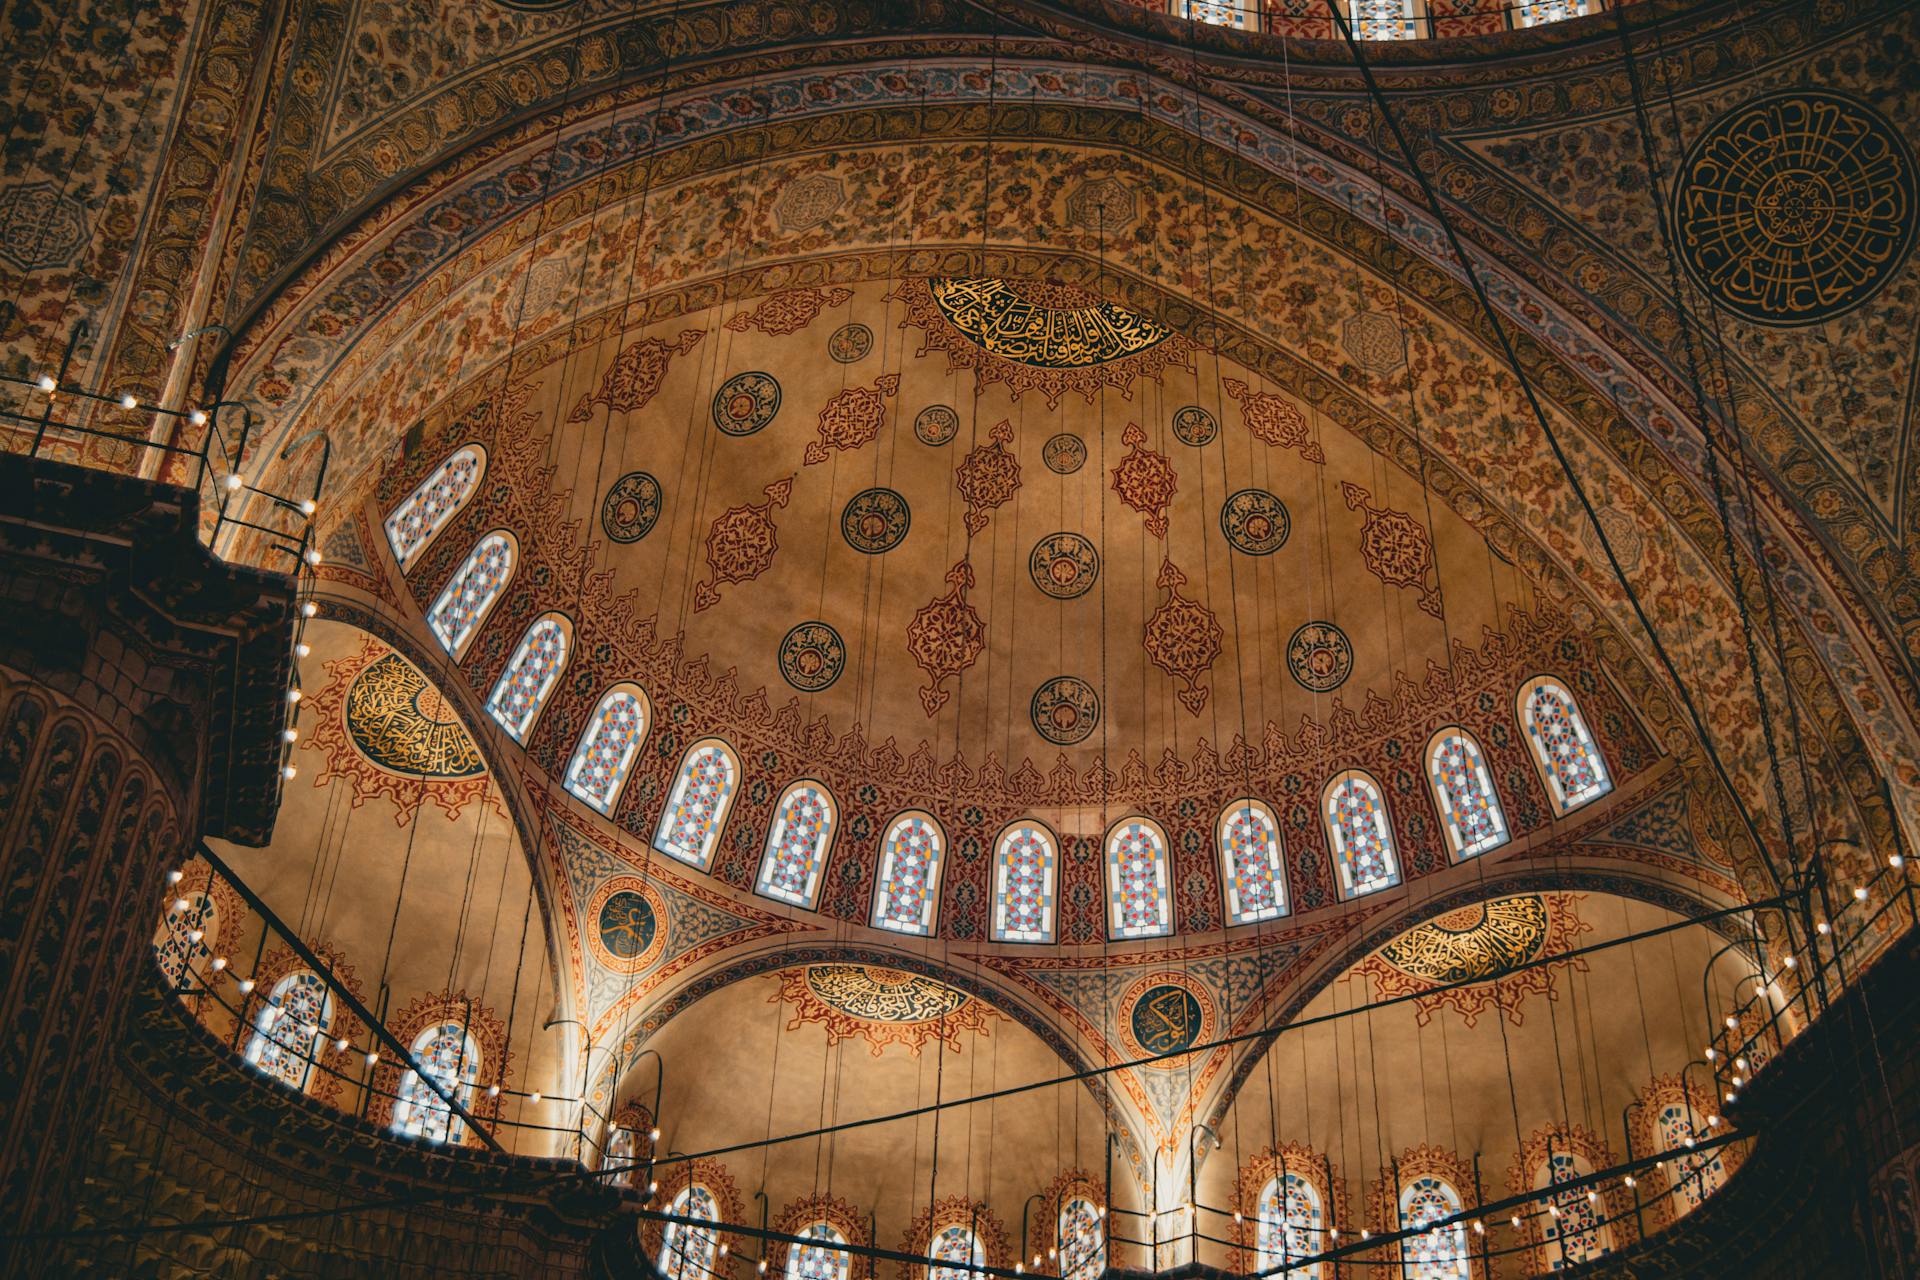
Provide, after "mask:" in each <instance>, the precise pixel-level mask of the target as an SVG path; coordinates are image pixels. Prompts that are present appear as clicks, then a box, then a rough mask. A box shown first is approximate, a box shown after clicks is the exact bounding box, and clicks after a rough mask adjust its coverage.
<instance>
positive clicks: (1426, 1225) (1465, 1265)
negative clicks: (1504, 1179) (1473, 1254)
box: [1400, 1173, 1473, 1280]
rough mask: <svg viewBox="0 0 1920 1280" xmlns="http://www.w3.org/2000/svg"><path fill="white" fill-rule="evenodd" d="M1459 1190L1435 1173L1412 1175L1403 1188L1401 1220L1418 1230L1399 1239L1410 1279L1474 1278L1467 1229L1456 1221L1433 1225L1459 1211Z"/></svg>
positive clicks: (1411, 1228)
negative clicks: (1413, 1176) (1469, 1257)
mask: <svg viewBox="0 0 1920 1280" xmlns="http://www.w3.org/2000/svg"><path fill="white" fill-rule="evenodd" d="M1460 1208H1461V1205H1460V1193H1459V1192H1458V1191H1455V1190H1454V1189H1453V1185H1452V1184H1451V1183H1449V1182H1448V1181H1446V1180H1445V1179H1444V1178H1441V1177H1439V1176H1437V1175H1435V1174H1431V1173H1428V1174H1421V1175H1420V1176H1418V1177H1415V1178H1412V1179H1410V1180H1409V1181H1408V1182H1407V1183H1406V1185H1405V1186H1404V1187H1403V1188H1402V1190H1401V1192H1400V1224H1401V1228H1402V1229H1403V1230H1407V1231H1412V1232H1414V1233H1415V1234H1413V1235H1410V1236H1407V1237H1405V1238H1404V1239H1403V1240H1401V1242H1400V1255H1401V1258H1402V1260H1403V1262H1404V1264H1405V1269H1406V1274H1407V1277H1408V1280H1472V1277H1473V1271H1472V1264H1471V1263H1470V1262H1469V1260H1468V1254H1467V1230H1466V1227H1465V1226H1463V1225H1462V1224H1460V1223H1458V1222H1455V1223H1451V1224H1449V1225H1446V1226H1432V1225H1431V1224H1434V1223H1438V1222H1440V1221H1441V1220H1443V1219H1446V1218H1451V1217H1453V1216H1454V1215H1455V1214H1457V1213H1459V1212H1460Z"/></svg>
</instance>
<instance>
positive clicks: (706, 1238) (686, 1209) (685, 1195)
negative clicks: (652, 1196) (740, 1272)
mask: <svg viewBox="0 0 1920 1280" xmlns="http://www.w3.org/2000/svg"><path fill="white" fill-rule="evenodd" d="M667 1212H668V1213H674V1214H679V1215H680V1216H681V1217H686V1218H698V1219H700V1220H701V1221H702V1222H715V1221H718V1219H719V1214H718V1212H717V1206H716V1204H715V1202H714V1196H713V1192H712V1191H709V1190H708V1189H707V1188H706V1187H705V1186H703V1185H702V1184H700V1183H698V1182H694V1183H689V1184H688V1185H687V1186H685V1187H682V1188H681V1189H680V1194H679V1195H677V1196H675V1197H674V1198H673V1201H672V1203H671V1204H669V1205H668V1206H667ZM719 1253H720V1237H719V1234H718V1233H717V1232H716V1231H715V1230H714V1229H713V1228H712V1227H708V1226H699V1225H695V1224H693V1223H688V1222H669V1223H668V1224H667V1229H666V1231H665V1232H664V1233H662V1235H661V1239H660V1254H659V1256H658V1257H657V1258H655V1259H654V1262H655V1265H656V1266H657V1267H658V1268H659V1271H660V1274H661V1275H663V1276H665V1277H666V1280H707V1277H709V1276H712V1275H713V1274H714V1263H715V1262H717V1261H718V1260H719Z"/></svg>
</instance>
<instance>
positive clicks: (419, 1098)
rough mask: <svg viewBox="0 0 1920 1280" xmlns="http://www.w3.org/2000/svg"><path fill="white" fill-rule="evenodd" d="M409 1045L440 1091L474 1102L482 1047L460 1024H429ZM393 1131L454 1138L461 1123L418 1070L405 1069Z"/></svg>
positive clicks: (460, 1131) (461, 1130)
mask: <svg viewBox="0 0 1920 1280" xmlns="http://www.w3.org/2000/svg"><path fill="white" fill-rule="evenodd" d="M410 1049H411V1051H412V1054H413V1060H414V1061H415V1062H417V1063H419V1064H420V1066H421V1068H422V1069H423V1070H424V1071H425V1072H426V1073H427V1075H429V1076H431V1077H432V1078H433V1080H434V1083H436V1084H438V1085H439V1086H440V1088H441V1089H442V1090H443V1091H444V1092H446V1093H449V1094H452V1095H453V1097H454V1098H456V1099H457V1100H458V1101H459V1103H460V1105H461V1106H463V1107H471V1106H472V1105H473V1086H474V1083H475V1082H476V1081H478V1080H479V1079H480V1049H479V1046H477V1045H475V1044H474V1043H473V1037H472V1036H470V1035H468V1034H467V1033H466V1030H465V1029H464V1028H463V1027H461V1025H460V1024H459V1023H457V1022H442V1023H438V1024H437V1025H434V1026H431V1027H428V1028H427V1029H426V1030H425V1031H422V1032H421V1033H420V1034H419V1035H417V1036H415V1037H414V1040H413V1044H412V1045H411V1046H410ZM393 1131H394V1132H395V1133H405V1134H411V1135H412V1136H414V1137H416V1138H426V1139H428V1140H429V1141H431V1142H458V1141H459V1140H460V1138H461V1136H462V1135H463V1134H464V1133H465V1126H464V1124H463V1123H462V1122H461V1121H460V1120H458V1119H456V1118H455V1117H454V1115H453V1112H452V1110H450V1109H449V1108H448V1106H447V1104H446V1103H444V1102H442V1101H441V1100H440V1096H439V1094H436V1093H435V1092H434V1091H433V1089H432V1087H431V1086H429V1085H428V1084H427V1082H426V1081H425V1080H423V1079H421V1078H420V1073H419V1072H417V1071H415V1070H413V1068H411V1067H409V1068H408V1069H407V1073H406V1075H404V1076H402V1077H401V1079H400V1087H399V1089H397V1090H396V1091H395V1093H394V1102H393Z"/></svg>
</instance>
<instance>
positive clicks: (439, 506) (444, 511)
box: [387, 444, 487, 573]
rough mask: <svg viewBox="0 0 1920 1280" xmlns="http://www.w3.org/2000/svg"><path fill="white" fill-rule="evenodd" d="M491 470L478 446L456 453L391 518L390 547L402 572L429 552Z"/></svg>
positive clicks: (388, 534)
mask: <svg viewBox="0 0 1920 1280" xmlns="http://www.w3.org/2000/svg"><path fill="white" fill-rule="evenodd" d="M486 469H487V451H486V450H485V449H482V448H481V447H480V446H479V445H477V444H470V445H468V446H466V447H465V448H464V449H456V450H454V452H453V453H452V455H451V456H449V457H448V458H447V460H446V461H445V462H443V463H441V464H440V465H439V466H438V467H436V468H434V472H433V474H432V475H430V476H428V477H427V478H426V479H425V480H422V481H421V482H420V486H419V488H417V489H415V490H414V491H413V492H412V493H410V494H408V495H407V500H406V501H405V502H402V503H401V504H400V505H399V506H397V507H395V508H394V509H393V514H392V515H390V516H388V517H387V545H388V546H390V547H392V548H393V558H394V559H395V560H398V561H399V562H400V569H401V572H403V573H404V572H405V571H406V570H408V569H411V568H413V562H414V561H416V560H418V559H419V558H420V553H421V552H422V551H425V550H426V549H427V544H429V543H431V542H432V541H433V539H434V535H435V534H437V533H439V532H440V530H441V529H443V528H445V527H446V523H447V521H449V520H451V519H453V517H454V514H455V513H456V512H458V511H459V510H460V508H462V507H464V506H466V505H467V501H468V499H470V498H472V497H473V495H474V492H475V491H476V490H477V489H479V487H480V477H481V475H482V474H484V473H485V472H486Z"/></svg>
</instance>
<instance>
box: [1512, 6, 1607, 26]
mask: <svg viewBox="0 0 1920 1280" xmlns="http://www.w3.org/2000/svg"><path fill="white" fill-rule="evenodd" d="M1592 12H1593V9H1592V7H1591V6H1590V5H1589V4H1588V3H1587V0H1547V3H1545V4H1523V5H1521V6H1520V7H1519V8H1518V9H1516V10H1515V11H1514V15H1513V16H1514V18H1515V20H1516V21H1517V22H1518V23H1519V24H1520V25H1521V26H1523V27H1537V26H1540V25H1542V24H1543V23H1548V22H1562V21H1565V20H1566V19H1568V18H1584V17H1586V16H1587V15H1588V14H1589V13H1592Z"/></svg>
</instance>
